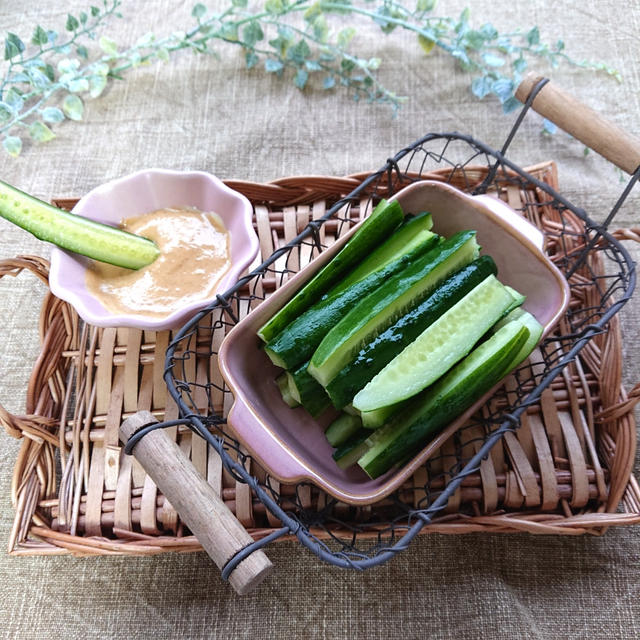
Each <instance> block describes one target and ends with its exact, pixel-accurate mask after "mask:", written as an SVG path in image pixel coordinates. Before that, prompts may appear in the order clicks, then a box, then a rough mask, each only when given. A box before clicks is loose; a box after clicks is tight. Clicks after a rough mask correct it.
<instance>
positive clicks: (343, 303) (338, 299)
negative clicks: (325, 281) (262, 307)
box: [265, 235, 440, 369]
mask: <svg viewBox="0 0 640 640" xmlns="http://www.w3.org/2000/svg"><path fill="white" fill-rule="evenodd" d="M439 240H440V238H439V236H435V235H434V236H432V237H431V238H429V240H428V241H427V242H426V244H425V246H422V247H417V248H415V249H414V250H413V251H411V252H409V253H407V254H405V255H403V256H401V257H400V258H398V259H397V260H394V261H393V262H391V263H389V264H388V265H387V266H386V267H384V268H382V269H380V270H379V271H375V272H374V273H372V274H371V275H369V276H367V277H366V278H364V280H360V281H359V282H356V283H355V284H354V285H352V286H351V287H349V288H348V289H345V290H344V291H339V292H337V293H335V294H332V293H331V292H329V293H328V294H326V295H325V296H323V297H322V298H321V299H320V300H319V301H318V302H316V303H315V304H314V305H313V306H312V307H311V308H309V309H307V311H305V312H304V313H302V314H301V315H300V316H298V317H297V318H296V319H295V320H293V322H291V324H289V325H288V326H287V327H286V328H285V330H284V331H283V332H282V333H280V334H279V335H278V336H277V337H276V338H275V339H274V340H272V341H271V342H269V343H268V344H267V346H266V347H265V352H266V353H267V355H268V356H269V357H270V358H271V360H272V361H273V362H274V364H276V365H277V366H279V367H284V368H285V369H293V368H295V367H298V366H299V365H300V364H302V363H303V362H305V361H306V360H309V358H311V356H312V355H313V352H314V351H315V350H316V348H317V346H318V345H319V344H320V342H321V341H322V339H323V338H324V336H325V335H326V334H327V332H328V331H329V329H330V328H331V327H333V326H334V325H335V324H337V323H338V322H339V320H340V319H341V318H342V316H343V315H344V314H345V313H347V312H348V311H349V310H350V309H351V308H352V307H354V306H355V305H356V304H357V303H358V302H359V301H360V300H361V299H362V298H363V297H364V296H366V295H368V294H369V293H371V291H373V290H374V289H376V288H377V287H379V286H380V285H381V284H382V283H383V282H385V281H386V280H388V279H389V278H390V277H391V276H392V275H394V274H395V273H398V272H399V271H401V270H402V269H404V268H405V267H407V265H409V264H410V263H411V262H412V261H413V260H414V259H415V257H416V256H417V255H420V254H421V253H423V252H426V251H428V250H429V249H430V248H431V247H432V246H433V245H434V244H436V243H437V242H439Z"/></svg>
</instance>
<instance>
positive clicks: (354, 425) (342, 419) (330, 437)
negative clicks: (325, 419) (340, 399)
mask: <svg viewBox="0 0 640 640" xmlns="http://www.w3.org/2000/svg"><path fill="white" fill-rule="evenodd" d="M360 429H362V421H361V420H360V418H359V417H358V416H353V415H351V414H350V413H341V414H340V415H339V416H338V417H337V418H336V419H335V420H334V421H333V422H332V423H331V424H330V425H329V426H328V427H327V429H326V430H325V432H324V434H325V436H326V437H327V441H328V442H329V444H330V445H331V446H332V447H340V446H341V445H343V444H345V442H347V440H349V439H350V438H351V437H352V436H353V435H355V433H356V432H357V431H360Z"/></svg>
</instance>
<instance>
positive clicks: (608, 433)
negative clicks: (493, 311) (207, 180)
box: [0, 162, 640, 555]
mask: <svg viewBox="0 0 640 640" xmlns="http://www.w3.org/2000/svg"><path fill="white" fill-rule="evenodd" d="M486 171H487V170H486V168H482V167H479V168H478V169H477V170H475V173H474V171H473V170H470V169H469V168H467V169H466V172H465V174H464V179H462V177H461V178H460V180H458V179H457V177H456V175H455V174H454V175H452V173H451V170H450V169H442V170H436V171H433V172H431V173H428V174H425V175H424V176H423V177H425V178H430V179H436V180H447V181H449V182H451V183H452V184H454V185H455V186H458V187H459V188H463V189H464V188H469V187H470V186H473V185H472V184H470V183H469V179H470V176H471V177H472V178H473V179H475V180H477V182H480V181H481V180H483V179H484V177H485V176H486ZM527 171H528V172H529V173H530V174H532V175H533V176H534V177H536V178H537V179H538V180H540V181H541V182H545V183H546V184H548V185H550V186H551V187H553V188H554V189H556V188H557V174H556V167H555V165H554V164H553V163H552V162H545V163H542V164H539V165H536V166H534V167H530V168H528V169H527ZM365 177H366V176H365V175H364V174H363V175H356V176H350V177H346V178H331V177H324V176H321V177H297V178H288V179H283V180H278V181H275V182H271V183H267V184H256V183H249V182H239V181H228V182H227V184H228V185H229V186H231V187H232V188H234V189H236V190H238V191H240V192H242V193H244V194H245V195H246V196H247V197H248V198H249V199H250V200H251V201H252V203H253V204H254V208H255V221H254V224H255V228H256V230H257V233H258V235H259V238H260V255H259V256H258V257H257V258H256V261H255V264H254V265H252V267H251V268H254V267H255V266H257V265H258V264H260V262H261V261H263V260H264V259H266V258H267V257H268V256H270V255H271V254H272V253H273V251H274V250H275V249H277V248H278V247H280V246H282V245H284V244H286V243H287V242H289V241H290V240H291V239H292V238H293V237H295V236H296V234H297V233H299V231H300V230H301V229H302V228H303V227H304V226H305V225H306V224H307V223H308V221H309V220H310V219H315V218H318V217H320V216H321V215H323V213H324V212H325V211H326V209H327V208H328V207H329V206H330V205H331V204H332V203H333V202H335V201H337V200H338V199H339V198H340V197H343V196H344V195H345V194H347V193H349V192H350V191H351V190H352V189H353V188H354V187H356V186H358V185H359V184H360V183H361V182H362V181H363V180H364V179H365ZM498 195H499V196H500V197H501V198H503V199H504V200H506V201H507V202H508V203H509V204H510V205H511V206H512V207H513V208H514V209H517V210H520V211H521V212H522V213H523V214H524V215H527V216H528V217H529V219H530V220H531V221H532V222H533V223H534V224H536V225H537V226H538V227H540V228H541V229H542V230H543V231H544V232H548V240H549V241H551V238H552V235H553V233H552V232H553V231H554V229H556V228H557V226H558V224H559V223H558V220H557V219H556V217H555V215H556V214H555V212H554V209H553V208H552V207H548V206H545V199H544V194H543V193H541V192H540V191H539V189H536V188H535V186H533V185H530V187H529V188H526V189H523V188H519V187H518V186H515V185H509V186H506V187H505V188H504V189H503V190H502V191H501V192H500V193H499V194H498ZM55 203H56V204H57V205H58V206H61V207H65V208H70V207H71V206H73V204H75V200H72V199H61V200H56V202H55ZM353 211H355V212H357V213H356V214H354V215H357V216H362V215H364V214H365V203H364V202H363V206H362V207H361V208H360V209H359V210H358V208H354V209H353ZM355 221H356V219H354V220H353V221H352V222H355ZM571 223H572V224H574V225H576V228H579V226H580V225H581V224H582V223H581V221H580V220H579V219H577V218H575V219H573V220H571ZM348 227H349V221H347V224H344V223H340V224H339V223H337V222H328V223H327V224H326V225H324V227H323V234H324V237H323V242H324V244H325V245H329V244H331V243H332V242H333V241H334V240H335V239H336V236H337V235H339V234H341V233H344V232H346V231H347V230H348ZM613 235H614V236H616V237H617V238H618V239H621V238H631V239H636V240H637V239H639V234H638V230H620V231H617V232H615V233H614V234H613ZM313 257H314V253H313V251H311V250H310V251H309V252H307V254H306V255H302V256H301V257H300V260H299V261H298V262H299V263H296V264H294V265H292V264H291V263H289V264H288V265H287V267H288V269H290V270H292V271H295V270H296V269H299V268H301V267H303V266H304V265H305V264H306V262H307V261H308V260H310V259H312V258H313ZM599 260H600V259H599V258H598V257H597V256H595V257H594V258H593V259H592V264H590V268H591V269H592V270H593V272H594V273H596V274H598V273H601V272H603V269H604V265H602V264H600V262H599ZM23 270H29V271H32V272H33V273H35V274H36V275H37V276H38V277H39V278H41V279H42V280H43V281H44V282H47V273H48V264H47V262H46V261H45V260H43V259H41V258H37V257H19V258H16V259H13V260H6V261H4V262H0V277H2V276H4V275H14V276H15V275H17V274H18V273H20V272H21V271H23ZM576 277H580V275H579V274H576ZM279 284H281V282H280V281H277V280H276V279H275V278H268V277H265V278H263V280H262V282H261V286H262V287H263V293H264V295H265V296H267V295H269V293H270V292H272V291H273V290H275V288H277V286H279ZM592 288H595V284H594V283H593V282H591V283H590V282H588V281H585V282H584V286H583V287H581V288H580V291H582V294H581V296H582V297H581V299H576V298H574V299H572V301H571V305H573V306H576V305H587V304H588V303H589V300H590V297H593V296H597V295H598V294H597V292H596V291H592V290H591V289H592ZM35 321H36V319H35V318H34V322H35ZM223 332H224V326H223V327H222V328H221V329H219V330H218V333H217V334H214V335H213V336H212V335H207V336H205V338H206V339H207V340H209V341H213V342H214V343H216V342H217V343H219V341H221V340H222V338H223ZM40 339H41V344H42V352H41V355H40V357H39V358H38V360H37V362H36V363H35V366H34V369H33V372H32V375H31V379H30V382H29V386H28V389H27V397H26V411H27V415H24V416H16V415H12V414H10V413H8V412H7V411H6V410H5V409H3V408H2V407H1V406H0V422H1V423H2V425H3V426H4V428H5V430H6V431H7V433H8V434H9V435H11V436H13V437H16V438H22V445H21V447H20V451H19V455H18V459H17V460H16V464H15V469H14V475H13V482H12V496H11V497H12V501H13V504H14V507H15V519H14V525H13V528H12V531H11V535H10V538H9V541H8V547H9V552H10V553H12V554H59V553H73V554H79V555H85V554H131V555H146V554H153V553H161V552H168V551H196V550H200V549H201V547H200V545H199V544H198V542H197V540H196V539H195V538H194V537H193V536H192V535H191V534H190V532H189V531H188V530H186V528H185V527H183V525H182V523H181V521H180V519H179V517H178V515H177V514H176V512H175V510H174V509H173V508H172V506H171V504H169V502H168V501H167V500H165V498H164V496H163V495H161V493H160V492H159V491H158V489H157V488H156V486H155V485H154V483H153V482H152V481H151V480H150V478H149V477H147V476H146V474H145V473H144V471H143V470H142V468H141V467H140V466H139V464H138V463H137V462H136V460H135V459H134V458H132V457H131V456H126V455H124V454H123V452H122V449H121V447H120V443H119V441H118V427H119V425H120V423H121V421H122V420H123V419H124V418H126V417H128V416H129V415H132V414H133V413H135V412H136V411H137V410H139V409H147V410H150V411H152V412H153V413H154V414H155V415H156V416H157V418H158V419H159V420H170V419H173V418H176V417H177V413H178V412H177V407H176V405H175V404H174V402H173V401H172V399H171V398H170V396H169V395H168V394H167V391H166V387H165V383H164V381H163V372H164V354H165V350H166V348H167V345H168V343H169V341H170V339H171V335H170V333H169V332H158V333H155V332H148V331H144V332H143V331H138V330H133V329H113V328H108V329H99V328H96V327H93V326H88V325H86V324H83V323H82V321H81V320H80V319H79V318H78V316H77V314H76V313H75V311H74V310H73V308H72V307H71V306H70V305H68V304H67V303H65V302H63V301H61V300H59V299H58V298H56V297H54V296H53V295H52V294H51V293H50V292H49V293H48V294H47V295H46V296H45V299H44V301H43V304H42V310H41V313H40ZM193 366H194V367H196V366H197V365H196V362H195V360H194V362H193ZM211 366H212V370H213V369H217V367H216V365H215V363H213V364H212V365H211ZM193 373H194V379H196V380H197V379H198V375H199V373H198V371H195V370H194V372H193ZM621 377H622V349H621V335H620V329H619V323H618V319H617V316H614V317H613V319H612V321H611V322H610V325H609V329H608V331H606V332H603V333H602V334H600V335H598V336H596V337H595V338H594V339H592V340H591V341H590V342H589V344H588V345H587V346H586V347H585V348H584V349H583V350H582V352H581V353H580V356H579V358H578V359H577V360H576V361H575V362H574V363H572V364H571V365H570V366H569V367H567V368H566V369H565V370H564V371H563V373H562V375H561V376H559V377H558V378H557V380H556V381H555V382H554V383H553V384H552V386H551V387H550V388H549V389H547V390H546V391H545V392H544V393H543V395H542V398H541V402H540V404H538V405H534V406H531V407H529V409H528V412H527V413H526V414H525V415H524V418H523V420H522V426H521V428H520V429H519V430H518V431H517V432H516V433H507V434H506V437H505V438H504V439H503V441H502V442H501V443H500V444H499V445H498V446H496V447H494V449H493V450H492V453H491V456H490V457H489V458H488V459H487V460H485V461H484V462H483V464H482V466H481V469H480V471H479V472H478V473H476V474H474V475H471V476H469V477H466V478H465V479H464V481H463V483H462V485H461V487H460V488H459V489H458V491H457V492H456V493H455V495H454V496H453V498H452V499H451V500H450V501H449V504H448V507H447V509H446V512H445V513H444V514H442V515H440V516H439V517H437V518H435V519H434V520H433V522H432V523H431V524H429V525H428V526H426V527H424V529H423V530H422V531H423V532H424V533H428V532H440V533H469V532H476V531H491V532H505V533H513V532H531V533H553V534H563V535H569V534H573V535H575V534H583V533H593V534H599V533H602V532H603V531H604V530H605V529H606V528H607V527H609V526H612V525H629V524H636V523H640V488H639V486H638V483H637V481H636V480H635V478H634V477H633V476H632V469H633V463H634V455H635V443H636V429H635V421H634V417H633V406H634V404H635V402H636V401H637V400H638V399H639V397H640V385H637V386H636V387H635V388H634V389H633V391H632V392H630V393H629V394H627V392H626V391H625V389H624V388H623V387H622V384H621ZM510 384H511V381H510V380H507V382H506V389H507V391H508V389H509V385H510ZM228 395H229V394H227V396H228ZM196 401H197V399H196ZM228 404H229V402H228V398H227V399H226V400H225V402H224V406H223V407H222V409H223V410H227V409H228V408H229V407H228V406H227V405H228ZM170 434H171V436H172V437H173V438H174V439H176V440H177V442H178V444H179V446H180V447H181V448H182V449H183V451H185V452H186V453H188V455H189V456H190V458H191V460H192V462H193V464H194V465H195V467H196V468H197V469H198V470H199V471H200V472H201V473H202V475H203V476H204V477H206V478H207V480H208V481H209V482H210V483H211V484H212V485H213V486H214V487H215V488H216V489H217V490H218V492H219V493H220V494H221V495H222V497H223V499H224V500H225V502H226V504H227V505H228V506H229V507H230V508H231V510H232V511H233V512H234V513H235V514H236V516H237V517H238V519H239V520H240V521H241V522H242V523H243V524H244V525H245V526H246V527H247V528H248V530H249V532H250V533H251V535H252V536H253V537H254V538H255V539H260V538H263V537H264V536H266V535H268V534H270V533H272V532H273V531H274V530H276V529H278V528H280V527H281V523H280V522H279V521H278V520H277V519H276V518H274V517H273V516H272V515H271V514H270V513H269V512H268V511H267V510H266V509H265V507H264V505H263V504H262V503H261V502H260V501H258V500H256V498H255V496H253V495H252V492H251V490H250V489H249V487H248V486H247V485H245V484H243V483H241V482H238V481H237V480H236V479H234V478H233V477H232V476H231V475H230V474H229V473H228V472H227V471H226V470H225V469H224V468H223V466H222V464H221V461H220V458H219V456H218V454H217V453H215V452H214V451H213V450H212V449H211V448H210V447H208V445H207V444H206V443H205V442H204V441H203V440H202V439H200V438H198V437H192V432H191V431H189V430H187V429H184V430H183V429H182V428H173V430H172V431H170ZM480 436H481V434H477V433H474V429H473V428H466V429H464V430H463V431H462V432H461V434H459V435H458V440H457V442H456V443H455V444H454V442H453V440H454V439H453V438H452V439H451V440H450V441H448V442H447V443H445V444H444V445H443V447H442V449H441V450H440V451H439V452H438V453H437V454H436V455H435V456H434V457H433V459H432V460H431V461H430V463H429V464H428V465H427V466H426V467H425V468H423V469H421V470H420V471H419V472H418V473H416V474H415V476H414V477H413V478H412V481H411V482H409V483H407V484H406V485H405V486H404V487H403V488H402V490H401V491H400V492H399V493H398V494H397V495H396V496H395V498H394V499H395V500H398V499H399V500H401V501H405V503H406V505H407V506H408V507H417V506H419V505H421V504H423V503H424V501H425V499H429V500H432V499H433V498H434V496H436V495H437V493H438V490H439V488H442V487H443V486H444V484H445V481H446V469H447V468H448V467H447V461H448V460H450V459H453V458H454V457H455V448H456V447H458V449H459V448H460V447H461V448H462V449H463V450H464V449H465V448H467V449H470V450H471V451H473V449H474V447H477V446H478V442H479V441H480V440H481V437H480ZM248 464H250V465H251V468H250V469H249V470H250V472H251V473H252V474H254V475H256V476H257V477H259V478H261V479H263V480H265V476H266V474H265V472H264V470H262V469H261V468H260V467H259V466H258V465H257V464H256V463H255V462H254V461H251V460H250V459H249V461H248ZM438 469H440V472H441V475H440V479H438ZM427 474H429V476H430V480H429V483H428V486H429V495H428V496H427V494H426V493H425V490H424V487H425V479H426V477H427ZM267 481H268V482H269V483H270V486H273V487H276V488H277V491H278V493H279V495H280V496H281V504H282V506H283V507H284V508H285V509H287V508H288V509H292V510H295V509H297V508H301V507H302V508H304V509H305V510H307V511H309V510H317V511H321V510H324V515H325V516H326V509H327V507H328V505H329V506H330V508H331V518H329V519H328V520H327V519H325V524H324V525H323V526H322V527H319V528H318V529H317V530H315V529H314V531H313V533H314V535H316V536H317V537H318V538H319V539H330V538H334V537H335V538H340V536H347V537H348V536H349V535H351V534H352V532H353V530H354V527H356V526H357V527H358V530H359V534H360V536H361V537H362V536H364V537H367V536H368V537H371V538H375V536H376V535H378V534H377V533H376V531H377V529H379V528H381V527H384V526H386V525H385V518H386V517H387V514H388V508H389V507H390V500H384V501H382V502H380V503H377V504H374V505H371V506H367V507H359V508H353V507H349V506H347V505H344V504H340V503H337V504H333V503H332V502H331V501H329V500H328V499H327V496H326V495H325V494H323V493H322V492H321V491H320V490H318V489H317V488H315V487H313V486H310V485H300V486H290V487H284V486H280V485H279V484H278V483H277V481H275V480H274V479H267ZM287 496H290V497H291V502H290V504H287V502H288V499H287ZM396 506H397V505H396ZM327 521H329V522H330V523H331V524H326V522H327ZM376 522H378V523H381V524H380V525H375V524H372V525H370V526H369V527H367V526H365V524H364V523H376ZM386 524H388V523H386ZM281 539H283V538H281ZM284 539H286V538H284Z"/></svg>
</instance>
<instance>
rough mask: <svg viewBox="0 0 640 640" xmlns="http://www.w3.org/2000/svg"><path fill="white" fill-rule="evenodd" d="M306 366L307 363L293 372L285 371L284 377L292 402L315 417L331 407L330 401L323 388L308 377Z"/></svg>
mask: <svg viewBox="0 0 640 640" xmlns="http://www.w3.org/2000/svg"><path fill="white" fill-rule="evenodd" d="M307 365H308V362H304V363H303V364H302V365H300V366H299V367H298V368H297V369H295V370H294V371H287V373H286V376H287V381H288V386H289V390H290V392H291V395H292V396H293V398H294V400H296V401H297V402H298V403H299V404H301V405H302V406H303V407H304V408H305V409H306V410H307V411H308V412H309V414H310V415H312V416H313V417H316V416H318V415H320V414H321V413H322V412H323V411H324V410H325V409H326V408H327V407H329V406H330V405H331V400H330V399H329V396H328V395H327V392H326V391H325V390H324V389H323V387H322V386H321V385H319V384H318V382H317V381H316V380H315V378H313V377H312V376H310V375H309V372H308V371H307Z"/></svg>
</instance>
